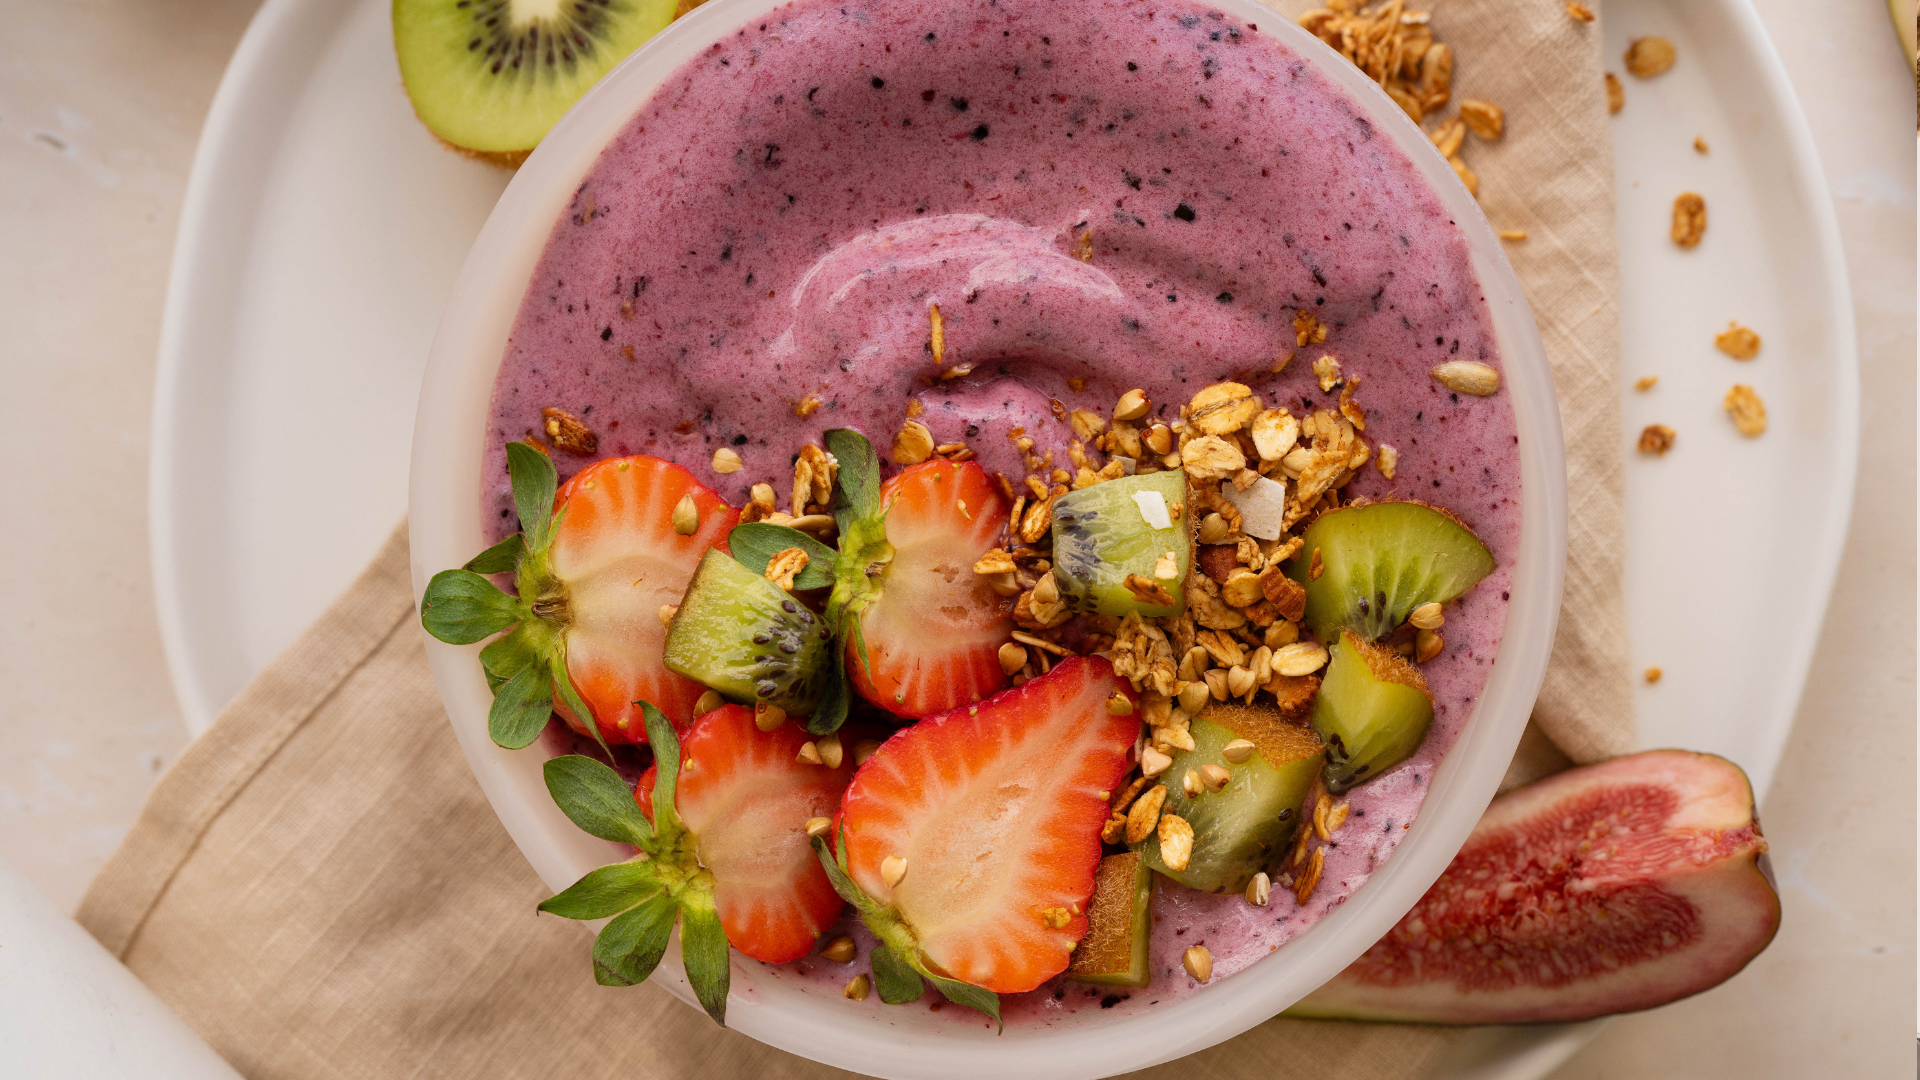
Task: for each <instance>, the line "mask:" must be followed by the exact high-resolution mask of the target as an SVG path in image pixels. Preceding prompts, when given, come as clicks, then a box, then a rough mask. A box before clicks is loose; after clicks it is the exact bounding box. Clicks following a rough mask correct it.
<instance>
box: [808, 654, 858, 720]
mask: <svg viewBox="0 0 1920 1080" xmlns="http://www.w3.org/2000/svg"><path fill="white" fill-rule="evenodd" d="M852 704H853V687H852V686H850V685H848V683H847V651H846V649H845V648H844V647H842V646H841V644H840V642H839V641H838V640H836V641H835V642H834V647H833V649H832V656H831V658H830V659H829V660H828V661H827V685H826V688H825V689H824V690H822V691H821V693H820V704H818V705H815V706H814V707H813V712H812V713H811V714H809V715H808V716H807V723H806V728H807V733H808V734H810V735H830V734H832V733H833V732H836V731H839V730H840V725H841V724H844V723H846V722H847V710H848V708H850V707H851V706H852Z"/></svg>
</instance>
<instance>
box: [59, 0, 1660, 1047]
mask: <svg viewBox="0 0 1920 1080" xmlns="http://www.w3.org/2000/svg"><path fill="white" fill-rule="evenodd" d="M1283 6H1284V7H1287V8H1290V10H1287V11H1286V14H1288V15H1293V14H1297V13H1298V12H1299V11H1300V10H1302V9H1304V7H1305V6H1306V5H1304V4H1289V5H1283ZM1437 7H1438V9H1439V10H1437V11H1436V12H1435V25H1436V27H1437V29H1438V31H1439V34H1440V37H1441V39H1442V40H1444V41H1446V42H1448V43H1449V44H1451V45H1452V46H1453V48H1454V50H1455V53H1456V56H1457V58H1458V60H1457V65H1456V72H1457V74H1456V77H1455V88H1454V92H1455V100H1456V101H1457V100H1459V98H1461V97H1473V98H1480V99H1484V100H1488V101H1492V102H1494V103H1496V104H1500V105H1502V106H1503V107H1504V108H1505V109H1506V111H1507V118H1508V131H1507V134H1506V136H1505V138H1504V139H1502V140H1501V141H1499V142H1495V143H1486V142H1481V141H1478V140H1477V139H1470V140H1469V145H1468V147H1467V151H1466V153H1467V157H1468V161H1469V164H1470V165H1471V166H1472V167H1473V169H1474V170H1475V171H1476V172H1478V173H1479V174H1480V177H1481V201H1482V205H1483V206H1484V207H1485V209H1486V211H1487V215H1488V217H1489V218H1490V219H1492V221H1493V222H1494V225H1495V227H1496V228H1501V229H1525V230H1526V231H1527V234H1528V238H1527V239H1526V240H1525V241H1521V242H1516V243H1512V244H1510V245H1509V247H1508V254H1509V258H1510V259H1511V260H1512V262H1513V264H1514V268H1515V269H1516V271H1518V273H1519V275H1520V279H1521V281H1522V282H1523V283H1524V284H1525V286H1526V289H1527V293H1528V297H1529V299H1530V300H1531V302H1532V304H1533V308H1534V313H1535V316H1536V318H1537V320H1538V322H1539V326H1540V331H1541V335H1542V337H1543V338H1544V339H1545V341H1546V346H1547V353H1548V356H1549V357H1550V359H1551V360H1552V362H1553V367H1554V376H1555V379H1556V385H1557V388H1558V390H1559V394H1560V406H1561V415H1562V421H1563V423H1564V425H1565V429H1566V438H1567V459H1568V480H1569V485H1570V491H1571V499H1570V501H1571V518H1572V520H1571V529H1570V535H1569V553H1568V565H1567V586H1566V604H1565V607H1564V610H1563V614H1562V617H1561V621H1560V628H1559V635H1558V638H1557V639H1556V642H1555V646H1554V651H1553V661H1552V666H1551V669H1550V671H1549V673H1548V676H1547V680H1546V686H1545V688H1544V689H1543V691H1542V693H1541V696H1540V700H1539V704H1538V705H1537V706H1536V709H1535V713H1534V720H1535V725H1534V726H1531V727H1530V728H1529V730H1528V734H1527V737H1526V738H1525V739H1524V740H1523V742H1522V745H1521V752H1520V753H1519V754H1518V755H1517V756H1516V759H1515V763H1514V767H1513V769H1512V770H1511V772H1510V774H1509V780H1510V781H1511V782H1520V781H1523V780H1525V779H1530V778H1532V777H1533V776H1537V775H1542V774H1544V773H1546V772H1550V771H1553V769H1555V768H1558V767H1564V765H1565V764H1566V762H1567V761H1568V759H1572V760H1575V761H1587V760H1593V759H1595V758H1599V757H1605V756H1608V755H1611V754H1615V753H1620V752H1623V751H1625V750H1627V749H1630V748H1631V747H1632V745H1633V743H1634V732H1633V720H1632V714H1631V699H1630V696H1629V683H1628V677H1627V672H1626V628H1625V619H1624V615H1623V611H1622V602H1621V582H1620V575H1621V569H1622V560H1621V551H1622V547H1623V540H1622V532H1623V527H1622V514H1621V501H1622V493H1621V488H1622V468H1623V463H1622V457H1623V453H1624V443H1625V440H1624V437H1623V434H1622V432H1621V430H1620V415H1619V400H1618V372H1617V364H1618V359H1617V353H1618V347H1619V336H1618V310H1617V306H1616V296H1617V277H1618V267H1617V259H1616V252H1615V247H1614V238H1613V188H1612V163H1611V152H1610V146H1609V136H1608V131H1607V113H1606V106H1605V102H1604V97H1603V95H1602V93H1601V65H1600V58H1599V49H1600V27H1599V24H1598V23H1580V22H1576V21H1574V20H1573V19H1571V18H1569V17H1568V16H1567V14H1566V13H1565V11H1564V10H1563V9H1562V6H1561V5H1560V4H1559V3H1558V2H1557V0H1532V2H1530V3H1528V4H1525V5H1516V4H1511V3H1502V2H1497V0H1442V2H1440V3H1439V4H1437ZM420 634H421V631H420V628H419V624H418V621H417V619H416V618H415V614H414V608H413V598H412V591H411V587H410V583H409V578H408V569H407V550H406V531H405V528H404V526H403V527H402V528H401V529H400V530H398V531H396V532H395V533H394V535H393V537H392V538H391V539H390V540H389V541H388V542H387V543H386V545H385V546H384V547H383V548H382V549H381V551H380V553H379V555H378V556H377V557H376V558H375V559H374V561H373V563H372V564H371V565H370V566H369V567H368V569H367V570H366V571H365V572H364V573H363V574H362V575H361V577H360V578H359V579H358V580H357V581H356V582H355V583H354V584H353V586H352V587H350V588H349V589H348V590H347V592H346V593H345V594H344V595H342V596H341V597H340V598H339V600H337V601H336V602H335V603H334V605H333V606H332V607H331V608H330V609H329V610H328V611H327V613H326V614H325V615H324V616H322V617H321V619H320V620H319V621H318V622H317V623H315V624H314V625H313V626H312V627H311V628H310V629H309V630H308V631H307V632H306V633H305V634H304V635H303V636H302V637H301V638H300V639H299V640H298V641H297V642H295V644H294V645H293V646H292V647H290V648H289V649H288V650H287V651H286V652H285V653H283V654H282V655H281V656H280V657H279V658H277V659H276V660H275V661H274V663H273V664H272V665H270V666H269V667H268V668H267V670H266V671H264V672H263V673H261V675H260V676H259V677H258V678H257V679H255V680H254V681H253V683H252V684H251V685H249V686H248V687H247V689H246V690H245V691H243V692H242V693H241V695H240V696H239V698H237V699H236V700H235V701H234V702H233V703H232V704H231V705H229V706H228V707H227V708H226V710H225V711H224V712H222V713H221V715H220V717H219V718H218V719H217V720H216V722H215V723H214V725H213V727H212V728H211V729H209V730H208V731H207V733H206V734H204V735H202V736H201V737H200V738H199V739H198V740H196V741H195V742H194V743H193V744H192V745H191V746H189V747H188V748H187V750H186V752H185V753H183V754H182V755H181V757H180V758H179V759H178V760H177V761H176V762H175V763H174V765H173V767H172V768H171V769H170V770H169V771H168V772H167V774H166V775H165V776H164V777H162V778H161V780H160V782H159V783H158V784H157V785H156V787H155V788H154V791H153V793H152V795H151V796H150V798H149V799H148V802H147V804H146V806H145V808H144V809H143V810H142V812H141V815H140V818H139V820H138V821H137V822H136V823H135V824H134V826H133V828H132V830H131V831H130V832H129V833H128V835H127V837H126V839H125V841H124V842H123V843H122V844H121V846H120V849H119V850H118V851H117V852H116V853H115V854H114V856H113V857H112V859H110V860H109V861H108V863H107V865H106V866H105V867H104V868H103V869H102V870H101V872H100V874H99V876H98V877H97V878H96V879H95V880H94V882H93V884H92V886H91V888H90V889H89V890H88V892H87V895H86V896H85V898H84V899H83V900H82V902H81V905H80V909H79V911H78V913H77V917H78V918H79V920H80V922H81V924H82V925H84V926H85V927H86V928H87V929H88V930H89V931H91V932H92V933H93V934H94V936H95V937H96V938H98V939H99V940H100V941H101V942H102V943H103V944H104V945H106V947H107V948H108V949H109V950H110V951H112V952H113V953H115V954H116V955H117V956H119V957H120V958H121V959H122V960H123V961H124V962H125V963H126V964H127V965H128V967H130V968H131V969H132V970H133V971H134V973H135V974H137V975H138V976H140V978H142V979H143V980H145V981H146V983H147V985H148V986H150V987H152V988H153V990H154V991H155V992H156V993H158V994H159V995H160V997H161V998H162V999H164V1000H165V1001H166V1002H167V1003H168V1004H169V1005H170V1006H171V1007H172V1008H173V1009H174V1010H175V1012H177V1013H178V1014H179V1015H180V1017H181V1018H182V1019H183V1020H185V1021H186V1022H187V1023H188V1024H189V1025H191V1026H192V1027H193V1028H194V1029H195V1030H197V1031H198V1032H199V1033H200V1034H201V1035H202V1036H204V1037H205V1038H206V1039H207V1041H208V1042H209V1043H210V1044H212V1046H213V1047H214V1048H215V1049H216V1050H218V1051H219V1052H220V1053H221V1054H222V1055H223V1056H224V1057H226V1058H227V1060H228V1061H230V1062H232V1063H233V1064H234V1066H235V1067H237V1068H238V1069H239V1070H240V1071H241V1072H243V1073H245V1074H246V1075H248V1076H249V1077H253V1078H255V1080H270V1078H272V1080H279V1078H287V1080H307V1078H314V1080H318V1078H321V1077H327V1078H363V1077H364V1078H368V1080H372V1078H392V1077H460V1078H469V1077H519V1076H527V1077H543V1078H545V1077H555V1076H564V1077H567V1078H569V1080H594V1078H599V1077H607V1078H612V1077H633V1076H645V1077H658V1078H679V1077H701V1078H711V1077H734V1076H742V1077H744V1076H753V1077H765V1078H777V1080H784V1078H794V1080H819V1078H824V1077H828V1076H844V1075H852V1074H846V1073H841V1072H839V1071H838V1070H834V1069H829V1068H826V1067H824V1066H820V1065H816V1064H814V1063H812V1062H809V1061H806V1060H804V1059H801V1058H798V1057H794V1056H791V1055H788V1054H785V1053H783V1052H781V1051H778V1050H774V1049H771V1048H769V1047H765V1046H762V1045H760V1044H758V1043H756V1042H754V1041H752V1040H751V1039H748V1038H746V1037H745V1036H742V1035H739V1034H737V1033H735V1032H732V1031H728V1030H722V1029H718V1028H715V1027H714V1026H713V1025H712V1023H711V1022H710V1021H709V1020H708V1019H707V1018H706V1017H705V1015H704V1014H702V1013H700V1012H698V1011H697V1010H694V1009H690V1008H688V1007H686V1006H684V1005H682V1004H681V1003H680V1002H678V1001H677V1000H675V999H673V998H672V997H670V996H669V995H667V994H666V993H665V992H664V991H662V990H660V989H658V988H656V987H654V986H652V985H644V986H639V987H633V988H629V989H618V990H616V989H610V988H606V987H601V986H598V985H596V984H595V983H594V982H593V981H592V978H591V977H590V974H589V968H588V960H587V951H588V940H587V938H586V936H585V935H584V934H583V933H582V932H581V930H580V928H579V927H577V926H574V925H573V924H571V923H568V922H566V921H564V920H561V919H557V918H550V917H542V916H538V915H536V914H535V910H534V905H535V904H536V903H538V902H539V900H541V899H542V898H543V897H544V896H545V893H546V890H545V888H544V887H543V886H542V885H541V883H540V881H539V880H538V879H537V878H536V877H535V876H534V874H533V872H532V871H531V870H530V869H529V868H528V867H527V865H526V862H525V860H524V859H523V858H522V857H521V856H520V854H519V852H518V851H517V850H516V849H515V848H514V846H513V844H512V842H511V840H510V839H509V838H508V837H507V834H506V832H505V830H504V829H503V828H502V827H501V826H500V824H499V822H498V821H497V820H496V819H495V817H494V815H493V812H492V810H491V808H490V807H489V806H488V805H487V802H486V799H485V797H484V796H483V795H482V794H481V792H480V789H479V786H478V784H476V783H475V781H474V780H473V777H472V775H471V774H470V773H469V771H468V769H467V766H466V763H465V760H464V759H463V758H462V757H461V755H460V751H459V748H458V746H457V744H456V742H455V740H454V737H453V733H452V730H451V728H450V726H449V724H448V723H447V719H446V715H445V713H444V711H443V710H442V708H441V705H440V701H439V698H438V695H437V693H436V692H435V689H434V685H433V680H432V676H431V674H430V673H429V671H428V668H427V664H426V658H425V653H424V650H423V647H422V644H421V636H420ZM1464 1037H1466V1036H1463V1035H1462V1034H1461V1033H1459V1032H1456V1031H1451V1030H1446V1029H1436V1028H1422V1027H1414V1026H1393V1025H1364V1024H1342V1023H1332V1022H1317V1021H1296V1020H1284V1019H1275V1020H1271V1021H1268V1022H1267V1023H1265V1024H1263V1025H1261V1026H1259V1027H1257V1028H1255V1029H1254V1030H1252V1031H1250V1032H1248V1033H1246V1034H1244V1035H1242V1036H1240V1037H1239V1038H1237V1039H1234V1040H1231V1041H1229V1042H1227V1043H1224V1044H1222V1045H1220V1046H1218V1047H1215V1048H1213V1049H1211V1050H1208V1051H1204V1052H1203V1053H1201V1054H1199V1055H1196V1056H1194V1057H1192V1058H1188V1059H1184V1060H1182V1061H1180V1062H1176V1063H1172V1064H1169V1065H1164V1066H1159V1067H1157V1068H1154V1069H1149V1070H1146V1071H1145V1072H1144V1073H1141V1074H1139V1075H1142V1076H1166V1077H1173V1076H1175V1075H1180V1076H1192V1075H1204V1076H1210V1077H1219V1078H1223V1080H1241V1078H1245V1080H1256V1078H1258V1080H1285V1078H1289V1077H1301V1078H1307V1077H1311V1078H1314V1080H1381V1078H1404V1077H1418V1076H1424V1075H1427V1074H1428V1072H1429V1071H1430V1070H1431V1069H1432V1068H1434V1067H1435V1065H1436V1063H1437V1062H1439V1061H1441V1060H1442V1057H1443V1055H1445V1054H1446V1053H1447V1052H1448V1051H1449V1050H1450V1049H1453V1048H1455V1047H1456V1044H1458V1043H1459V1041H1460V1040H1461V1039H1462V1038H1464ZM1196 1070H1197V1072H1196Z"/></svg>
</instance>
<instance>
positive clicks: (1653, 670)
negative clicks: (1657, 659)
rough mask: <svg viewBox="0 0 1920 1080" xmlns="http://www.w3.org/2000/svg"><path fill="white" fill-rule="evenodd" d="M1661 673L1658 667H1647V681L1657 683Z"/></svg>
mask: <svg viewBox="0 0 1920 1080" xmlns="http://www.w3.org/2000/svg"><path fill="white" fill-rule="evenodd" d="M1662 674H1664V673H1663V672H1662V671H1661V670H1660V669H1659V668H1657V667H1650V668H1648V669H1647V681H1648V682H1650V683H1657V682H1659V681H1660V676H1661V675H1662Z"/></svg>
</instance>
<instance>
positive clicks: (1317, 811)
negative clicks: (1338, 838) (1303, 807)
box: [1313, 791, 1333, 843]
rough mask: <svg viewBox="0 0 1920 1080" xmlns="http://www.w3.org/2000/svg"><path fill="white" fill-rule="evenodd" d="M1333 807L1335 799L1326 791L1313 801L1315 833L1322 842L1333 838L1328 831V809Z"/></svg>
mask: <svg viewBox="0 0 1920 1080" xmlns="http://www.w3.org/2000/svg"><path fill="white" fill-rule="evenodd" d="M1332 808H1333V799H1332V798H1331V797H1330V796H1329V795H1327V793H1326V792H1324V791H1323V792H1321V793H1320V796H1319V798H1316V799H1315V800H1314V801H1313V835H1315V836H1317V837H1319V838H1320V842H1321V843H1325V842H1327V841H1328V840H1331V839H1333V835H1332V834H1331V833H1329V832H1327V811H1328V810H1330V809H1332Z"/></svg>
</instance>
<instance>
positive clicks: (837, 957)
mask: <svg viewBox="0 0 1920 1080" xmlns="http://www.w3.org/2000/svg"><path fill="white" fill-rule="evenodd" d="M815 820H817V821H827V820H828V819H826V818H816V819H815ZM808 824H812V823H811V822H809V823H808ZM828 824H831V822H830V821H829V822H828ZM825 832H826V828H825V827H824V826H823V827H822V828H821V830H820V834H822V835H824V834H825ZM853 955H854V945H853V939H852V938H850V937H848V936H847V935H845V934H841V935H840V936H838V937H835V938H833V939H831V940H830V941H828V942H827V943H826V944H825V945H822V946H820V959H822V960H831V961H833V962H834V963H836V964H844V963H847V962H848V961H850V960H852V959H853Z"/></svg>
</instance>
